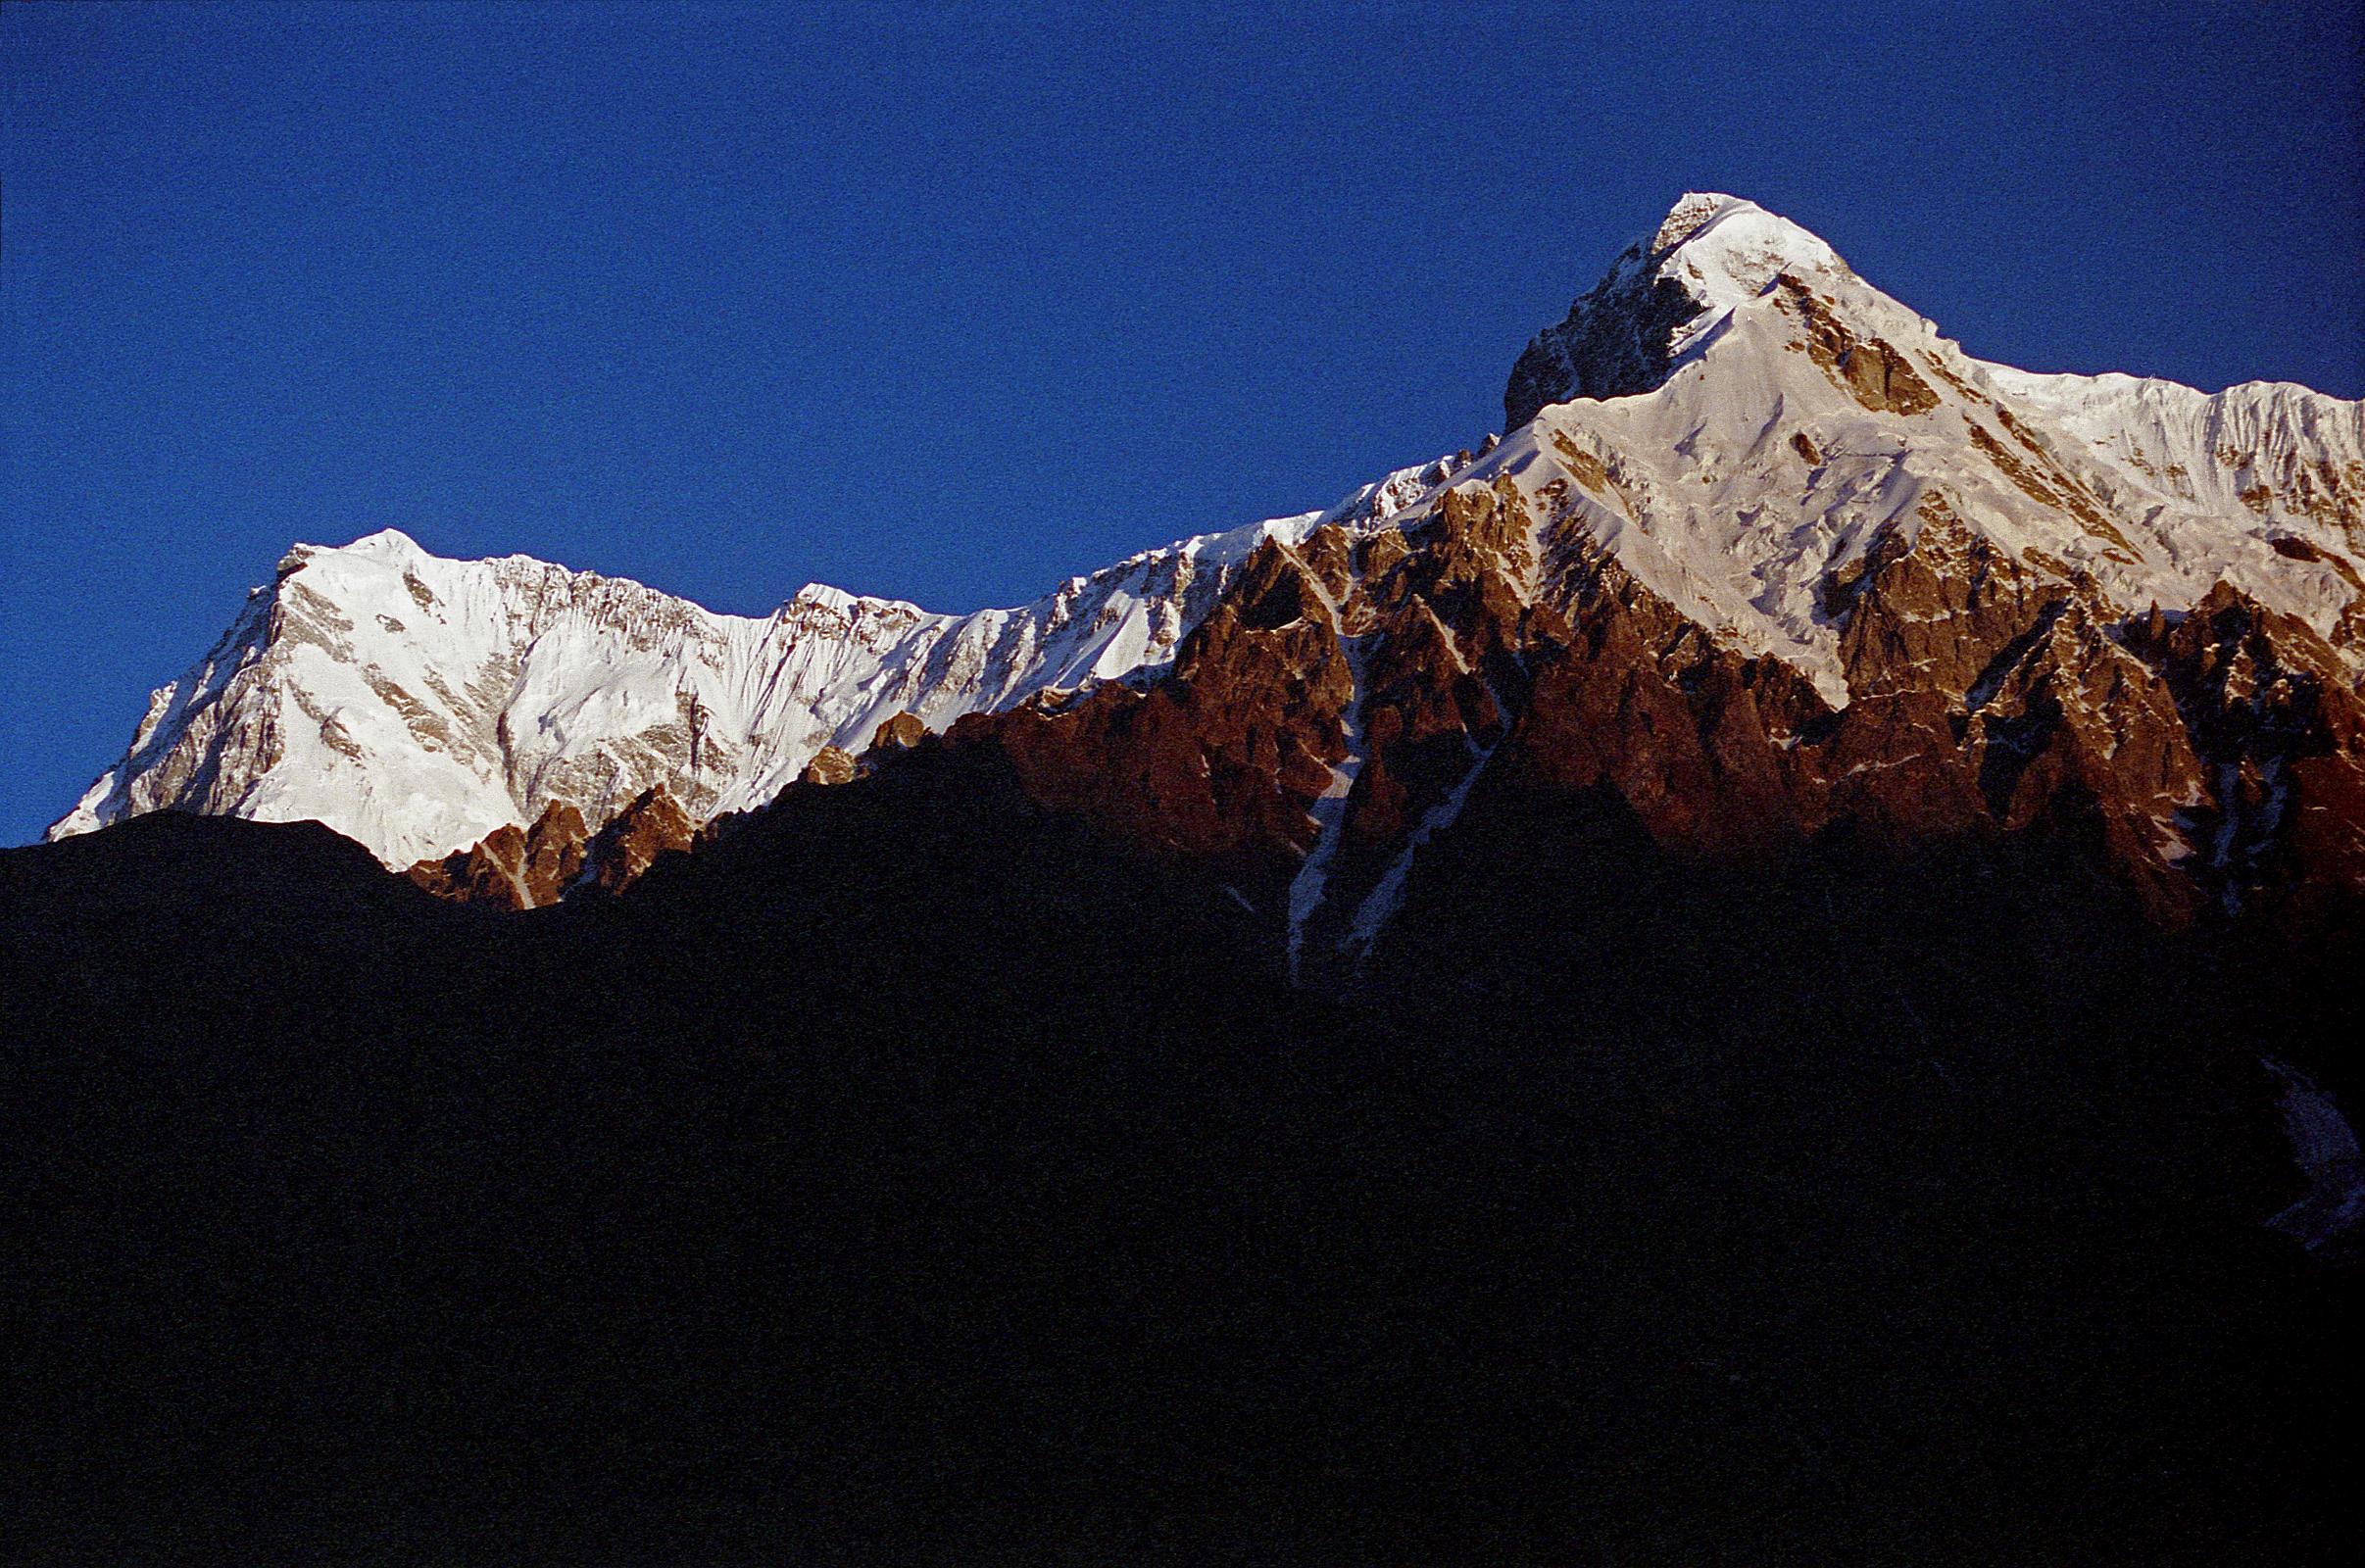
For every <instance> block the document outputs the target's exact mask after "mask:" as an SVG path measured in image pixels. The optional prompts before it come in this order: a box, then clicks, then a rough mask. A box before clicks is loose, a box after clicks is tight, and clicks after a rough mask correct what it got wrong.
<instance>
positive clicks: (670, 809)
mask: <svg viewBox="0 0 2365 1568" xmlns="http://www.w3.org/2000/svg"><path fill="white" fill-rule="evenodd" d="M697 840H698V824H697V823H695V822H693V821H692V820H691V819H690V814H689V812H687V811H685V810H683V809H682V808H681V803H680V802H678V801H676V800H674V799H673V797H672V795H671V794H670V793H668V792H667V791H666V789H665V786H664V785H663V784H659V785H656V786H654V787H652V788H650V789H648V790H646V791H644V792H643V793H642V794H641V795H640V796H639V797H638V798H636V799H635V800H634V801H633V802H632V804H631V805H629V806H627V807H625V808H624V809H622V810H621V811H618V812H617V813H616V815H615V816H613V817H611V818H609V821H608V825H607V826H605V827H603V828H601V829H600V831H599V834H598V836H597V837H595V838H593V839H592V841H591V844H590V846H589V848H588V849H587V850H586V851H585V855H584V867H583V872H582V875H581V877H580V879H579V880H578V882H577V883H576V886H577V887H578V888H598V889H600V890H602V891H603V892H607V893H621V892H623V891H624V889H626V888H628V887H630V886H631V885H632V884H633V883H635V882H637V881H639V880H640V878H641V875H642V873H643V872H645V871H647V870H648V869H649V867H650V866H652V865H654V864H656V863H657V861H658V859H659V858H661V857H663V856H666V855H678V854H681V853H684V852H686V851H688V850H689V849H690V848H692V846H694V845H695V844H696V843H697Z"/></svg>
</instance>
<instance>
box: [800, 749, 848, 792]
mask: <svg viewBox="0 0 2365 1568" xmlns="http://www.w3.org/2000/svg"><path fill="white" fill-rule="evenodd" d="M854 775H855V766H854V759H853V758H851V757H849V756H847V755H846V754H845V753H844V752H842V751H840V750H839V749H838V748H837V747H835V746H824V747H822V748H821V749H820V750H819V751H817V752H815V753H813V760H812V761H810V762H808V763H806V764H805V771H804V772H802V773H800V774H798V775H797V782H798V783H800V784H851V783H853V782H854Z"/></svg>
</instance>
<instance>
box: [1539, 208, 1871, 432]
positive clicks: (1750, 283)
mask: <svg viewBox="0 0 2365 1568" xmlns="http://www.w3.org/2000/svg"><path fill="white" fill-rule="evenodd" d="M1784 275H1788V276H1791V277H1794V278H1797V279H1799V280H1800V281H1802V282H1805V283H1808V284H1810V285H1812V286H1814V287H1816V288H1818V289H1820V290H1822V291H1824V292H1825V293H1827V294H1830V295H1834V296H1836V297H1839V298H1843V299H1845V300H1847V301H1848V302H1849V303H1850V304H1851V305H1854V306H1858V307H1867V308H1871V309H1873V310H1875V311H1876V312H1881V311H1882V310H1883V308H1884V307H1886V311H1887V312H1891V313H1897V312H1902V311H1903V308H1902V307H1900V306H1897V305H1896V304H1895V302H1893V301H1889V300H1887V299H1886V297H1885V296H1881V295H1879V294H1877V293H1875V292H1874V291H1873V290H1871V289H1868V288H1865V287H1864V286H1863V285H1862V284H1861V283H1860V282H1859V281H1858V279H1857V278H1856V275H1855V274H1854V273H1853V272H1851V271H1850V270H1848V264H1847V263H1846V262H1843V261H1842V260H1840V256H1839V253H1838V252H1837V251H1834V250H1833V249H1832V248H1831V247H1830V246H1829V245H1827V244H1825V243H1824V242H1823V241H1822V240H1821V239H1819V238H1817V237H1816V236H1815V235H1814V234H1812V233H1810V232H1808V231H1807V230H1806V229H1804V228H1801V227H1799V226H1798V224H1797V223H1794V222H1792V221H1790V220H1789V219H1787V218H1783V217H1780V216H1778V215H1776V214H1774V213H1769V212H1767V211H1766V210H1765V209H1764V208H1762V207H1760V206H1758V205H1757V204H1756V203H1755V202H1750V201H1744V200H1742V199H1741V198H1740V197H1738V196H1727V195H1723V194H1720V193H1717V192H1712V191H1709V192H1702V191H1694V192H1690V193H1688V194H1686V195H1685V196H1684V197H1683V198H1682V199H1681V200H1679V201H1678V202H1677V203H1676V204H1675V205H1674V206H1673V207H1672V208H1670V209H1669V210H1668V213H1667V216H1666V217H1665V219H1663V220H1662V221H1660V222H1659V224H1658V226H1657V227H1656V228H1655V229H1653V230H1652V231H1651V233H1650V234H1649V235H1648V236H1646V237H1644V238H1642V239H1638V240H1636V241H1635V242H1634V243H1633V244H1631V245H1629V246H1627V247H1626V249H1625V250H1624V251H1622V252H1620V253H1619V255H1618V258H1617V260H1616V261H1615V262H1614V263H1612V264H1611V266H1610V269H1609V270H1608V272H1607V273H1606V274H1605V275H1604V276H1603V277H1602V278H1601V281H1600V282H1599V283H1597V284H1595V285H1594V286H1593V288H1592V289H1591V290H1590V291H1589V292H1588V293H1586V294H1585V295H1584V296H1583V297H1582V298H1580V299H1579V300H1578V301H1577V302H1576V304H1574V305H1573V306H1571V307H1570V308H1569V312H1568V318H1567V319H1565V320H1563V321H1562V322H1560V324H1558V325H1557V326H1552V327H1547V328H1546V329H1545V330H1543V331H1542V332H1539V333H1537V334H1536V336H1535V338H1534V339H1533V340H1532V341H1531V342H1530V343H1529V344H1528V346H1527V351H1526V352H1525V353H1523V354H1521V355H1520V356H1519V363H1518V364H1517V365H1516V366H1514V367H1513V368H1512V370H1511V379H1510V384H1509V385H1508V387H1507V388H1506V389H1505V390H1504V392H1503V415H1504V417H1505V419H1506V420H1507V421H1508V422H1507V423H1506V425H1505V429H1509V430H1515V429H1517V428H1518V427H1519V426H1521V425H1523V424H1525V423H1527V421H1528V420H1530V419H1532V418H1534V417H1536V413H1537V411H1538V410H1540V409H1542V408H1544V407H1545V406H1547V405H1548V404H1552V403H1561V402H1565V401H1567V400H1568V399H1570V398H1579V397H1585V398H1614V397H1631V396H1633V395H1635V394H1637V393H1642V392H1648V391H1650V390H1651V389H1652V388H1654V387H1656V386H1658V385H1659V384H1660V383H1661V382H1663V381H1664V380H1665V379H1666V378H1667V376H1668V374H1669V373H1670V372H1671V371H1672V370H1673V368H1675V366H1676V365H1677V364H1678V363H1680V362H1681V361H1682V360H1683V358H1684V357H1685V356H1686V355H1687V354H1690V353H1691V352H1693V351H1694V350H1696V349H1698V348H1699V347H1700V345H1701V344H1703V343H1705V342H1706V341H1707V340H1708V339H1709V338H1710V337H1711V336H1712V335H1713V334H1714V333H1715V331H1716V329H1717V327H1718V326H1719V325H1721V324H1722V323H1723V322H1724V321H1725V320H1726V319H1728V318H1729V317H1730V316H1731V315H1732V314H1733V312H1734V311H1736V310H1738V309H1740V308H1741V307H1743V306H1745V305H1747V304H1749V302H1751V301H1753V300H1757V299H1760V298H1763V297H1764V296H1765V295H1766V294H1768V293H1769V292H1770V291H1771V290H1772V289H1773V287H1774V280H1775V279H1776V278H1777V277H1781V276H1784ZM1903 314H1905V315H1907V316H1910V313H1903Z"/></svg>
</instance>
